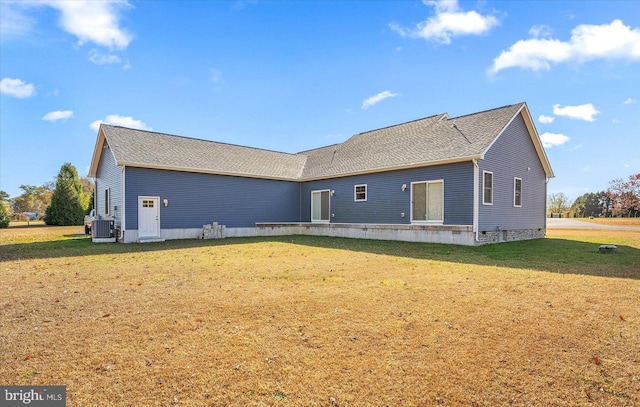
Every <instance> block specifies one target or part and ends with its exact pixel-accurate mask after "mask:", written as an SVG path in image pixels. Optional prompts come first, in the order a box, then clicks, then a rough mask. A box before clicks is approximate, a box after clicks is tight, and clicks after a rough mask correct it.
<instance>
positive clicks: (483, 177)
mask: <svg viewBox="0 0 640 407" xmlns="http://www.w3.org/2000/svg"><path fill="white" fill-rule="evenodd" d="M485 174H491V202H485V201H484V180H485ZM495 184H496V183H495V180H494V178H493V172H492V171H482V204H483V205H493V190H494V189H495Z"/></svg>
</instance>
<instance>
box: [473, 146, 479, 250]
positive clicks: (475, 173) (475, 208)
mask: <svg viewBox="0 0 640 407" xmlns="http://www.w3.org/2000/svg"><path fill="white" fill-rule="evenodd" d="M472 161H473V232H475V234H476V243H477V242H479V241H480V240H479V238H478V237H479V235H478V233H479V232H478V217H479V216H480V205H479V200H480V197H479V195H478V178H479V177H480V168H479V167H478V160H477V159H475V158H474V159H473V160H472Z"/></svg>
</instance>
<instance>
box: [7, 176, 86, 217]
mask: <svg viewBox="0 0 640 407" xmlns="http://www.w3.org/2000/svg"><path fill="white" fill-rule="evenodd" d="M20 189H21V190H22V191H23V192H22V194H21V195H19V196H17V197H15V198H10V197H9V194H7V193H6V192H5V191H0V228H6V227H8V226H9V221H10V220H22V221H24V220H32V219H43V220H44V222H45V223H46V224H47V225H57V226H71V225H82V224H83V222H84V215H85V214H87V213H89V211H90V210H91V209H92V208H93V183H92V182H91V181H90V180H89V179H88V178H80V177H79V176H78V171H77V170H76V168H75V167H74V166H73V165H71V163H65V164H63V165H62V167H61V168H60V172H58V176H57V177H56V180H55V181H50V182H46V183H44V184H43V185H41V186H35V185H20Z"/></svg>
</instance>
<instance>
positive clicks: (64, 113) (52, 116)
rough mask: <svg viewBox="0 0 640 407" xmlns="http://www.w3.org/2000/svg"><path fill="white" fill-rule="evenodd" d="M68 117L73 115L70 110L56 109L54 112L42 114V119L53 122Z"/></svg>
mask: <svg viewBox="0 0 640 407" xmlns="http://www.w3.org/2000/svg"><path fill="white" fill-rule="evenodd" d="M70 117H73V111H72V110H56V111H55V112H49V113H47V114H45V115H44V116H42V120H48V121H50V122H55V121H56V120H67V119H69V118H70Z"/></svg>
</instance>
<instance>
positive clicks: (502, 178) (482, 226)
mask: <svg viewBox="0 0 640 407" xmlns="http://www.w3.org/2000/svg"><path fill="white" fill-rule="evenodd" d="M478 166H479V170H480V171H479V174H478V176H479V179H478V193H479V200H480V204H479V214H480V217H479V222H478V229H479V230H480V231H495V230H497V229H498V228H499V229H502V230H513V229H539V228H545V225H546V220H545V216H546V197H547V194H546V188H547V184H546V175H545V172H544V169H543V167H542V164H541V162H540V159H539V158H538V155H537V153H536V150H535V147H534V145H533V142H532V141H531V137H530V136H529V133H528V131H527V127H526V125H525V123H524V120H523V118H522V115H521V114H520V115H518V116H517V117H516V118H514V120H513V121H512V122H511V124H509V126H508V127H507V128H506V129H505V131H504V132H503V133H502V134H501V135H500V137H498V139H497V140H496V142H495V143H494V144H493V146H492V147H491V148H490V149H489V151H487V153H486V154H485V157H484V160H480V161H479V162H478ZM483 170H484V171H490V172H493V188H494V189H493V205H483V204H482V171H483ZM514 178H521V179H522V207H514V205H513V180H514Z"/></svg>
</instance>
